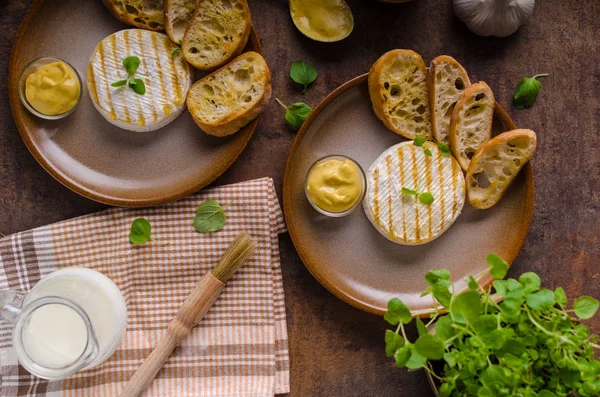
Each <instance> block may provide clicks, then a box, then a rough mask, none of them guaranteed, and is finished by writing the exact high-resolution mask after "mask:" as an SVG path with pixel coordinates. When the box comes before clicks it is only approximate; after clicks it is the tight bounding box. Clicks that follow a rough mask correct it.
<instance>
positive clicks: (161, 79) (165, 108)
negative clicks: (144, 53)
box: [151, 35, 171, 116]
mask: <svg viewBox="0 0 600 397" xmlns="http://www.w3.org/2000/svg"><path fill="white" fill-rule="evenodd" d="M151 37H152V48H153V49H154V54H153V56H154V59H156V60H157V63H158V60H159V59H160V58H159V54H158V45H157V44H156V36H155V35H151ZM157 71H158V80H159V82H160V89H161V91H162V94H163V98H166V97H167V89H166V87H165V80H164V76H163V73H162V69H161V68H160V64H159V65H158V68H157ZM163 113H164V114H165V116H168V115H170V114H171V105H169V104H168V103H165V104H163Z"/></svg>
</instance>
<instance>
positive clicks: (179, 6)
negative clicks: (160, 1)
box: [165, 0, 198, 44]
mask: <svg viewBox="0 0 600 397" xmlns="http://www.w3.org/2000/svg"><path fill="white" fill-rule="evenodd" d="M197 1H198V0H165V30H166V31H167V34H168V35H169V37H170V38H171V40H173V42H174V43H177V44H181V43H182V42H183V35H184V34H185V30H186V29H187V26H188V23H189V22H190V20H191V19H192V17H193V16H194V11H195V10H196V3H197Z"/></svg>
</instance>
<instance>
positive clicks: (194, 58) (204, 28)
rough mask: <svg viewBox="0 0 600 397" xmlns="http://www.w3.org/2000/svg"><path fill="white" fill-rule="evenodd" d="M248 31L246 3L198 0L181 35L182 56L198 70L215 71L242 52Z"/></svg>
mask: <svg viewBox="0 0 600 397" xmlns="http://www.w3.org/2000/svg"><path fill="white" fill-rule="evenodd" d="M251 29H252V19H251V16H250V9H249V8H248V3H247V2H246V0H199V1H198V3H197V5H196V11H195V13H194V16H193V18H192V20H191V21H190V22H189V24H188V26H187V29H186V31H185V34H184V36H183V43H182V46H181V50H182V54H183V56H184V57H185V59H186V60H187V61H188V62H189V63H191V64H192V65H193V66H194V67H195V68H196V69H198V70H202V71H212V70H215V69H218V68H220V67H222V66H223V65H225V64H227V63H228V62H230V61H231V60H232V59H233V58H235V57H236V56H238V55H240V54H241V53H242V51H243V50H244V47H246V43H247V42H248V38H249V37H250V30H251Z"/></svg>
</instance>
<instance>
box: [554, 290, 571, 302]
mask: <svg viewBox="0 0 600 397" xmlns="http://www.w3.org/2000/svg"><path fill="white" fill-rule="evenodd" d="M554 298H555V299H556V303H558V304H559V305H561V306H563V307H564V306H567V304H568V303H569V302H568V300H567V294H565V290H564V289H563V288H562V287H558V288H557V289H555V290H554Z"/></svg>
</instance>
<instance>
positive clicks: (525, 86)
mask: <svg viewBox="0 0 600 397" xmlns="http://www.w3.org/2000/svg"><path fill="white" fill-rule="evenodd" d="M545 76H548V74H538V75H535V76H533V77H524V78H522V79H521V81H519V84H517V88H516V89H515V93H514V95H513V103H514V105H515V107H516V108H517V109H525V108H528V107H530V106H531V105H533V102H535V100H536V98H537V96H538V94H539V93H540V89H541V88H542V84H541V83H540V82H539V81H538V80H537V78H538V77H545Z"/></svg>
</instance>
